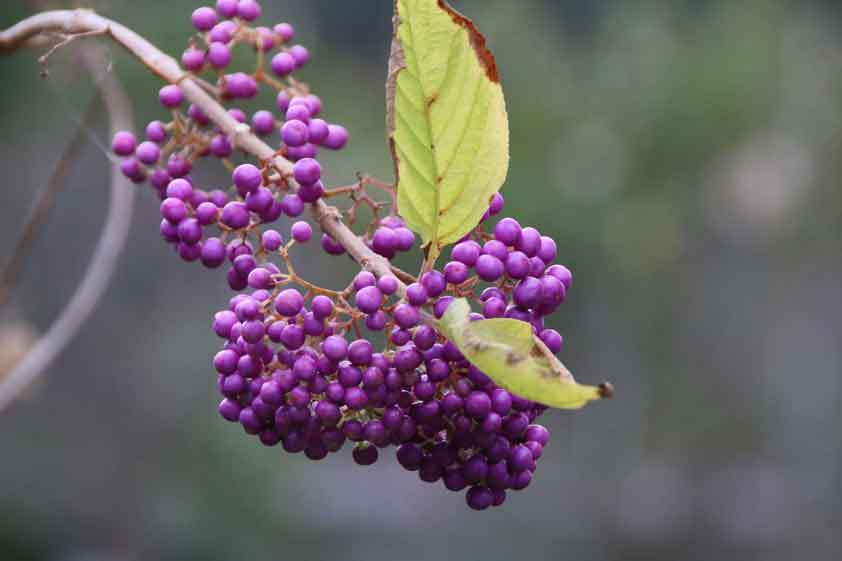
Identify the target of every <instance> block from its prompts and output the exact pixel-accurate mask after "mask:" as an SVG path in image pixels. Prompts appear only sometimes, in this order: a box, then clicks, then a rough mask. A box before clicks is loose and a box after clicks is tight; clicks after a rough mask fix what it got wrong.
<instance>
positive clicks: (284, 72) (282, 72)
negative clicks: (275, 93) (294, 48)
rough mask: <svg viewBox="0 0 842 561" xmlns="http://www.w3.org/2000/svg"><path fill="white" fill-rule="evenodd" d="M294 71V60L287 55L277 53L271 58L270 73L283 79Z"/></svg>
mask: <svg viewBox="0 0 842 561" xmlns="http://www.w3.org/2000/svg"><path fill="white" fill-rule="evenodd" d="M294 70H295V59H294V58H293V57H292V55H291V54H289V53H278V54H276V55H275V56H274V57H272V72H274V73H275V74H276V75H277V76H279V77H281V78H284V77H286V76H288V75H290V74H292V72H293V71H294Z"/></svg>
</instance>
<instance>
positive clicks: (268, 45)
mask: <svg viewBox="0 0 842 561" xmlns="http://www.w3.org/2000/svg"><path fill="white" fill-rule="evenodd" d="M260 13H261V8H260V5H259V4H258V3H257V2H255V1H252V0H240V1H239V2H238V1H237V0H219V1H218V2H217V4H216V9H215V10H214V9H212V8H208V7H203V8H199V9H197V10H195V11H194V12H193V16H192V23H193V26H194V27H195V28H196V30H197V31H198V32H199V33H198V34H197V35H196V36H195V37H194V38H192V39H191V41H190V45H189V46H188V48H187V50H185V51H184V54H183V55H182V64H183V66H184V67H185V68H186V69H187V70H188V71H190V72H191V73H193V74H194V76H195V77H196V78H197V79H199V80H201V78H200V76H201V75H202V74H210V75H214V76H215V81H216V86H212V85H211V84H209V83H208V82H205V81H204V80H201V83H202V84H206V85H207V88H208V90H209V91H210V92H211V93H214V94H215V95H216V97H217V100H218V101H220V102H221V103H226V104H227V105H228V112H229V114H230V115H231V116H232V117H234V118H235V119H236V120H237V121H239V122H240V123H244V124H249V125H250V129H251V131H252V132H253V133H254V134H256V135H258V136H261V137H266V138H270V137H271V136H272V135H275V134H277V135H278V139H279V148H278V154H279V155H281V156H284V157H286V158H287V159H289V160H290V161H292V162H294V168H293V173H292V177H286V176H284V174H281V173H277V172H275V171H273V170H272V169H271V168H268V167H264V168H263V169H260V168H258V167H257V166H255V165H252V164H249V163H245V164H242V165H239V166H237V167H234V164H233V163H232V160H231V158H233V157H234V146H233V142H232V139H230V138H229V137H228V136H226V135H225V134H223V133H222V132H221V131H220V130H219V129H218V128H217V127H215V126H214V125H213V123H212V122H211V120H210V119H209V118H208V117H207V116H206V115H205V114H204V112H203V111H202V110H201V108H199V107H197V106H196V105H190V106H189V107H187V110H186V112H183V111H182V109H183V105H184V94H183V92H182V90H181V88H180V87H179V86H178V85H167V86H164V87H163V88H161V90H160V92H159V100H160V102H161V104H162V105H163V106H164V107H166V108H167V109H169V110H170V113H171V117H172V119H171V120H170V121H169V122H166V123H164V122H161V121H152V122H150V123H149V124H148V125H147V127H146V131H145V140H143V141H142V142H140V143H138V140H137V137H136V136H135V135H134V134H132V133H131V132H126V131H123V132H119V133H117V134H116V135H115V136H114V139H113V142H112V149H113V151H114V153H115V154H117V155H118V156H120V157H122V158H123V161H122V163H121V168H122V171H123V173H124V174H125V175H126V177H128V178H129V179H131V180H132V181H135V182H137V183H142V182H144V181H147V180H148V181H149V183H150V184H151V185H152V186H153V187H154V188H155V190H156V191H157V193H158V195H159V196H160V198H161V199H162V203H161V216H162V218H163V220H162V222H161V235H162V236H163V237H164V239H165V240H166V241H168V242H169V243H171V244H172V245H173V246H174V248H175V249H176V251H177V253H178V254H179V255H180V256H181V257H182V258H183V259H184V260H186V261H196V260H200V261H201V262H202V263H203V264H204V265H205V266H207V267H210V268H216V267H219V266H221V265H223V264H224V263H225V261H226V258H228V260H230V261H232V262H233V260H234V259H235V258H236V257H238V256H240V255H241V254H242V253H243V252H244V251H246V249H245V248H246V247H248V244H246V243H245V240H247V239H248V238H249V237H252V238H255V237H257V238H261V241H263V242H268V246H267V247H261V248H260V249H261V250H263V249H265V250H267V251H274V250H275V249H277V248H278V247H280V245H281V244H282V243H283V241H282V238H281V236H280V235H279V234H278V233H277V232H273V231H267V232H263V233H262V234H261V233H260V232H259V226H261V225H266V224H271V223H273V222H275V221H277V220H278V219H279V218H280V217H281V216H283V215H286V216H288V217H297V216H299V215H300V214H301V213H302V212H303V211H304V208H305V205H306V203H312V202H315V201H317V200H318V199H320V198H321V197H322V196H323V194H324V185H323V184H322V182H321V174H322V170H321V165H320V164H319V162H318V161H317V160H316V159H315V158H316V157H317V156H318V153H319V149H320V148H326V149H329V150H340V149H342V148H343V147H344V146H345V145H346V144H347V142H348V132H347V130H346V129H345V128H344V127H342V126H341V125H337V124H331V123H328V122H327V121H325V120H323V119H321V118H319V115H321V113H322V102H321V100H320V99H319V98H318V97H317V96H316V95H313V94H312V93H310V91H309V88H308V87H307V85H306V84H304V83H302V82H299V81H297V80H295V78H294V77H293V73H294V72H295V71H296V70H297V69H299V68H301V67H302V66H304V65H305V64H306V63H307V62H308V61H309V60H310V54H309V52H308V51H307V49H306V48H305V47H303V46H301V45H292V46H289V43H290V42H291V41H292V39H293V37H294V30H293V28H292V26H290V25H289V24H287V23H281V24H278V25H276V26H275V27H274V28H271V29H270V28H268V27H251V26H250V25H249V24H250V22H252V21H253V20H255V19H257V18H258V17H259V16H260ZM225 18H230V19H225ZM240 45H244V46H248V45H250V46H251V47H252V48H253V49H254V50H255V51H256V52H257V53H258V57H257V58H258V63H257V67H256V69H255V70H254V72H253V73H251V74H246V73H243V72H233V73H232V72H227V71H228V67H229V65H230V64H231V59H232V55H231V52H232V50H233V49H234V48H235V47H237V46H240ZM273 53H275V54H274V56H273V57H272V59H271V64H270V66H271V72H272V73H274V74H275V75H276V76H277V79H276V78H273V77H272V76H270V75H268V74H267V73H266V72H264V68H263V67H264V57H267V56H270V55H272V54H273ZM281 80H283V81H281ZM261 86H267V87H269V88H271V89H272V90H273V91H275V92H276V98H275V103H276V110H277V112H278V115H276V113H275V111H273V110H270V109H263V110H259V111H256V112H255V113H254V114H253V115H252V116H251V119H249V118H248V117H247V115H246V113H245V112H244V111H243V110H242V109H240V108H238V107H236V106H233V105H232V103H235V102H236V101H237V100H243V99H251V98H254V97H256V96H258V94H259V93H260V90H261ZM209 156H211V157H215V158H217V159H219V160H221V161H222V162H223V164H225V165H226V167H228V168H229V169H230V170H231V171H232V184H233V185H232V186H231V187H230V188H228V189H216V190H210V191H208V190H204V189H200V188H199V187H198V186H197V185H196V184H195V182H194V181H193V179H192V177H191V175H190V173H191V171H192V170H193V166H194V165H195V164H196V162H197V161H198V160H200V159H202V158H207V157H209ZM291 179H294V180H295V181H296V182H297V190H294V189H292V188H291V186H290V180H291ZM207 227H212V228H215V229H216V230H217V231H219V232H221V235H213V233H211V234H208V233H207V232H206V230H205V229H206V228H207ZM242 271H243V268H242V267H233V268H232V269H231V270H229V275H228V278H229V282H230V284H231V287H232V288H234V289H236V290H240V289H243V288H245V287H246V285H247V279H246V277H245V275H246V274H247V273H241V272H242Z"/></svg>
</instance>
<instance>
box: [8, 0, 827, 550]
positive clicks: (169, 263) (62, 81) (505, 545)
mask: <svg viewBox="0 0 842 561" xmlns="http://www.w3.org/2000/svg"><path fill="white" fill-rule="evenodd" d="M455 4H456V6H457V7H458V8H460V9H461V10H462V11H464V12H466V13H467V14H468V15H469V16H471V17H472V18H474V19H475V20H476V22H477V23H478V24H479V26H480V28H481V29H482V30H483V32H484V33H485V34H486V35H487V37H488V39H489V41H490V44H491V47H492V49H493V51H494V53H495V55H496V57H497V61H498V64H499V66H500V70H501V74H502V78H503V84H504V88H505V92H506V96H507V103H508V108H509V114H510V125H511V131H512V165H511V169H510V173H509V180H508V182H507V184H506V186H505V187H504V190H503V193H504V195H505V196H506V198H507V201H508V204H507V209H506V214H509V215H512V216H515V217H516V218H517V219H518V220H519V221H520V222H521V223H523V224H531V225H535V226H537V227H538V228H539V229H541V230H542V231H545V232H547V233H551V234H552V235H553V236H554V237H555V238H556V239H558V240H559V248H560V256H561V260H562V262H564V263H566V264H567V265H568V266H570V267H571V269H573V270H574V273H575V274H576V282H575V285H574V289H573V290H572V291H571V292H570V294H569V297H568V300H567V303H566V304H565V306H563V308H562V309H561V311H560V312H559V313H558V314H557V316H556V317H555V319H554V320H553V322H552V323H553V325H552V326H553V327H555V328H557V329H559V330H560V331H561V332H562V333H563V335H564V337H565V339H566V348H565V351H564V352H563V359H564V360H565V362H566V363H567V364H568V365H569V366H570V367H571V368H572V369H573V370H574V372H576V373H577V375H578V377H579V378H580V379H581V380H584V381H588V382H599V381H601V380H603V379H609V380H612V381H613V382H614V383H615V385H616V387H617V390H618V397H617V399H615V400H614V401H612V402H607V403H599V404H596V405H592V406H591V407H589V408H587V409H585V410H584V411H582V412H579V413H573V414H571V413H566V412H549V413H547V414H546V415H545V416H544V417H543V421H542V422H544V423H545V424H547V425H548V426H549V427H550V428H551V430H552V432H553V439H552V441H551V444H550V446H549V447H548V448H547V450H546V452H545V455H544V458H543V459H542V460H541V464H540V466H539V470H538V472H537V473H536V479H535V480H534V482H533V485H532V486H531V487H530V488H529V489H527V490H526V491H524V492H521V493H513V494H511V495H510V497H509V500H508V502H507V504H506V505H505V506H504V507H502V508H500V509H495V510H493V511H487V512H484V513H474V512H471V511H469V510H468V509H467V508H466V507H465V504H464V499H463V498H462V496H458V495H455V494H452V493H448V492H446V491H445V490H444V489H443V487H442V486H440V485H435V486H429V485H428V484H424V483H421V482H420V481H419V480H418V479H417V477H415V476H414V475H413V474H407V473H406V472H403V471H402V470H401V469H400V468H399V467H398V466H397V464H396V462H394V460H393V459H392V458H391V454H386V455H384V456H385V457H384V459H383V460H382V461H381V462H378V464H377V465H375V466H374V467H372V468H367V469H363V468H359V467H356V466H354V465H353V464H352V462H351V459H350V452H348V451H347V450H346V451H344V452H343V453H342V454H340V455H337V456H331V457H330V458H328V459H327V460H325V461H322V462H318V463H313V462H309V461H308V460H306V459H305V458H304V457H302V456H289V455H286V454H284V453H282V451H280V450H279V449H277V448H272V449H265V448H262V447H261V446H259V445H258V444H256V442H255V441H253V440H251V439H246V438H245V437H244V436H243V434H242V431H241V430H240V429H239V428H238V427H236V426H234V425H230V424H227V423H224V422H222V421H221V420H220V419H219V418H218V416H217V413H216V408H215V405H216V402H217V398H216V394H215V388H214V386H215V378H214V376H213V374H212V373H211V371H210V368H209V366H208V365H209V359H210V357H211V356H212V354H213V353H214V352H215V349H216V345H217V342H216V340H215V337H214V336H213V335H212V333H211V332H210V330H209V328H208V326H209V323H210V318H211V316H212V313H213V311H214V310H216V309H217V308H219V307H220V306H222V305H224V303H225V301H226V300H227V298H228V295H229V291H228V289H227V287H226V285H225V282H224V278H223V275H222V274H220V273H218V272H215V273H214V272H207V271H205V270H203V269H201V267H199V266H195V265H193V266H191V265H186V264H183V263H182V262H180V261H179V260H178V259H176V258H174V257H173V255H172V254H171V252H170V251H169V250H168V248H167V247H166V246H165V244H163V243H161V242H160V240H159V238H158V226H157V225H158V222H159V218H157V216H158V215H157V203H156V200H155V198H154V196H153V194H152V193H151V192H150V191H148V190H147V189H146V188H143V189H142V191H141V192H140V193H139V199H140V200H139V204H138V210H137V213H136V215H135V218H134V226H133V229H132V235H131V239H130V243H129V247H128V249H127V251H126V254H125V256H124V259H123V261H122V264H121V266H120V269H119V271H118V273H117V276H116V279H115V282H113V284H112V285H111V288H110V290H109V291H108V293H107V295H106V297H105V299H104V300H103V301H102V303H101V305H100V307H99V308H98V310H97V312H96V313H95V315H94V317H93V319H92V321H91V322H90V323H89V325H88V326H87V327H86V329H84V330H83V331H82V332H81V333H80V334H79V336H77V337H76V339H75V340H74V343H73V344H72V345H71V347H70V348H69V349H68V350H67V351H66V352H64V353H63V355H62V356H61V357H60V359H59V360H58V361H57V363H56V364H55V366H54V367H53V368H52V369H51V371H50V372H49V373H48V374H47V375H46V376H45V377H44V378H43V379H42V381H41V383H40V384H38V386H37V387H35V388H33V389H32V391H31V392H29V394H28V395H27V397H26V399H25V400H23V401H21V402H19V403H17V404H16V405H15V406H14V407H13V408H12V409H11V410H9V411H8V412H6V413H4V414H3V415H2V417H0V559H2V560H4V561H6V560H8V561H19V560H21V561H22V560H28V559H39V560H40V559H44V560H56V561H65V560H67V561H82V560H85V561H88V560H92V561H112V560H114V561H122V560H146V559H160V560H170V559H172V560H182V559H184V560H187V559H190V560H195V559H202V560H234V559H237V560H239V559H250V560H255V561H257V560H263V559H267V560H268V559H308V560H309V559H317V560H318V559H344V560H348V561H351V560H356V559H360V560H366V561H379V560H387V559H389V560H392V559H400V560H403V561H413V560H426V559H438V560H441V559H467V560H483V561H497V560H500V561H502V560H507V561H508V560H511V559H535V560H545V559H547V560H549V559H578V560H582V561H585V560H593V561H598V560H609V559H610V560H636V559H641V560H644V559H645V560H665V561H666V560H675V559H681V560H688V561H689V560H699V561H709V560H713V559H740V560H747V559H758V560H763V561H777V560H780V561H784V560H791V559H795V558H799V559H836V558H838V556H839V553H840V551H842V536H840V534H839V531H838V528H839V527H840V524H842V445H840V439H839V438H838V436H837V434H836V432H835V431H836V429H837V428H838V427H839V426H840V420H842V419H840V417H842V415H840V406H842V384H840V374H842V355H840V348H842V345H840V343H842V340H841V339H842V298H840V297H839V293H840V285H839V281H838V279H839V276H840V272H842V260H840V257H839V256H840V252H839V249H840V240H842V189H840V186H839V180H838V176H839V174H840V171H842V158H840V157H839V154H840V153H842V151H841V150H840V149H842V146H840V143H842V88H841V87H842V82H840V77H842V33H840V31H842V4H840V3H839V2H837V1H830V0H827V1H824V2H820V1H808V0H801V1H799V2H785V1H783V0H779V1H777V2H776V1H765V0H745V1H737V2H735V1H733V0H730V1H729V0H721V1H716V0H709V1H702V0H695V1H694V0H673V1H666V0H624V1H619V0H612V1H607V0H603V1H601V2H593V1H592V0H544V1H541V0H527V1H523V2H513V1H511V0H483V1H478V0H474V1H461V2H456V3H455ZM54 5H56V6H61V5H62V4H61V3H60V2H55V3H54ZM64 5H65V6H67V5H69V3H67V4H64ZM75 5H85V6H88V7H93V8H96V9H97V10H100V11H101V12H103V13H104V14H106V15H109V16H111V17H114V18H116V19H117V20H119V21H121V22H124V23H127V24H129V25H130V26H131V27H133V28H134V29H136V30H137V31H138V32H140V33H141V34H143V35H145V36H147V37H148V38H150V39H152V40H153V42H155V43H157V44H159V45H160V46H161V47H163V48H164V49H165V50H166V51H168V52H170V53H172V54H179V53H180V52H181V50H182V49H183V48H184V45H185V40H186V36H187V35H188V34H189V33H190V29H189V16H190V13H191V11H192V10H193V8H195V7H196V6H197V4H195V3H193V2H188V1H186V0H170V1H167V2H159V1H151V0H150V1H145V2H138V1H130V0H114V1H110V0H91V1H90V2H87V3H86V2H77V3H76V4H75ZM263 5H264V16H265V20H266V21H267V22H271V23H274V22H279V21H291V22H292V23H293V24H294V25H295V26H296V29H297V31H298V39H299V40H300V41H301V42H302V43H304V44H305V45H307V46H308V47H309V48H310V49H311V52H312V53H313V55H314V62H312V63H311V64H310V65H309V67H308V68H307V69H306V72H305V73H304V78H305V79H306V80H308V81H310V82H311V83H312V85H313V87H314V88H315V90H316V92H317V93H318V94H319V95H320V96H322V98H323V100H324V101H325V104H326V107H327V112H328V115H329V117H330V118H331V119H335V120H339V121H341V122H343V123H344V124H346V125H347V126H348V128H349V129H350V131H351V134H352V142H351V144H350V145H349V148H348V149H347V150H345V151H344V152H342V153H341V154H337V155H331V156H330V157H329V158H327V159H326V163H327V165H328V168H329V169H328V179H329V180H330V183H331V184H334V185H335V184H341V183H347V182H350V181H351V180H352V179H353V174H354V173H355V172H356V171H358V170H362V171H367V172H370V173H373V174H374V175H377V176H380V177H384V178H391V163H390V160H389V157H388V154H387V150H386V148H385V144H384V125H383V123H384V107H383V105H384V104H383V83H384V79H385V66H386V57H387V49H388V44H389V33H390V26H391V23H390V17H391V2H389V1H387V0H368V1H356V2H351V1H347V0H345V1H340V0H322V1H319V2H308V1H304V0H288V1H281V0H273V1H264V2H263ZM30 13H32V9H31V8H30V7H28V5H27V4H25V3H24V2H22V1H20V0H5V1H4V2H2V5H0V25H2V26H3V27H5V26H8V25H11V24H12V23H13V22H15V21H16V20H18V19H19V18H21V17H23V16H26V15H28V14H30ZM69 50H72V47H71V48H70V49H69ZM111 53H112V57H113V58H112V68H113V70H114V71H115V72H116V74H117V75H118V76H119V77H120V78H121V79H122V80H123V81H124V83H125V85H126V86H127V88H128V89H129V93H130V95H131V96H132V98H133V100H134V101H135V102H136V110H137V122H138V123H139V124H140V123H143V122H146V121H149V120H151V119H154V118H159V117H161V116H162V111H161V110H160V109H159V108H158V107H157V104H156V99H157V95H156V93H157V90H158V88H159V87H160V84H159V82H158V81H157V79H156V78H154V77H152V76H150V75H149V74H148V73H146V71H145V70H144V69H143V68H142V67H141V66H140V65H139V64H138V63H136V62H135V61H133V60H131V59H130V58H128V57H127V56H126V55H125V54H124V53H123V52H121V51H120V50H119V49H116V48H112V49H111ZM36 55H37V53H32V52H20V53H17V54H16V55H14V56H12V57H6V58H0V83H2V84H3V87H2V88H0V169H2V170H3V176H4V180H3V188H2V190H1V191H0V200H2V205H0V236H2V239H3V240H4V241H3V243H2V244H0V258H2V260H3V261H5V259H6V258H7V257H8V256H9V254H10V252H11V248H12V247H13V243H14V240H15V237H16V236H17V235H18V233H19V231H20V227H21V222H22V217H23V216H25V215H26V213H27V212H28V210H29V208H30V205H31V200H32V197H33V194H34V193H35V192H36V190H37V189H38V188H40V187H41V186H43V184H44V183H45V182H46V180H47V178H48V177H49V176H50V173H51V170H52V167H53V166H54V164H55V162H56V160H57V158H58V155H59V154H60V153H61V151H62V149H63V147H64V146H65V144H66V143H67V142H68V141H69V139H70V138H72V135H73V134H74V130H75V127H76V124H75V120H77V119H78V118H79V115H80V114H81V113H82V112H83V111H84V108H85V107H86V106H87V102H88V101H87V100H88V99H89V98H90V96H91V95H92V89H91V86H90V83H89V81H90V80H89V79H88V78H86V77H85V76H84V74H83V73H82V72H81V71H79V70H77V69H75V68H73V67H72V65H73V64H74V62H73V60H74V59H73V57H72V55H71V53H70V52H62V53H60V54H58V55H57V56H56V57H55V58H54V59H53V61H52V67H53V72H52V74H51V77H50V78H49V79H48V80H46V81H45V80H43V79H41V78H40V77H39V75H38V66H37V63H36ZM104 131H105V125H104V123H98V125H97V127H96V128H95V130H94V132H95V134H96V135H97V136H98V137H99V138H100V139H101V141H102V142H105V143H107V140H108V139H107V138H105V132H104ZM83 152H84V154H83V156H82V157H81V158H80V159H79V161H78V164H77V165H76V168H75V170H74V172H73V174H72V177H71V178H70V181H69V183H68V185H67V187H66V189H65V190H64V192H63V193H62V194H61V196H60V197H59V199H58V202H57V206H56V208H55V210H54V212H53V213H52V215H51V220H50V223H49V225H48V227H47V228H46V229H45V231H44V233H43V236H42V237H41V238H40V240H39V242H38V244H37V246H36V252H35V254H34V255H33V256H32V258H31V259H30V260H29V262H28V264H27V267H26V270H25V274H24V278H23V279H22V283H21V285H20V286H19V288H18V289H17V291H16V293H15V297H14V299H13V301H12V304H11V306H7V307H6V309H4V310H2V315H1V316H0V320H2V322H3V323H6V324H8V323H13V322H27V323H29V324H31V325H33V326H34V327H35V328H36V329H40V330H43V329H45V328H46V327H47V326H48V325H49V322H50V321H51V318H53V317H54V315H55V314H56V313H57V311H58V310H59V309H60V306H61V304H62V303H63V302H65V301H66V299H67V298H68V296H69V295H70V293H71V292H72V290H73V287H74V286H75V285H76V283H77V282H78V280H79V278H80V276H81V274H82V273H83V271H84V268H85V263H86V261H87V258H88V256H89V254H90V252H91V249H92V246H93V244H94V243H95V241H96V237H97V233H98V231H99V228H100V226H101V220H102V219H103V213H104V210H105V207H106V204H107V192H108V191H107V177H108V173H107V168H106V160H105V158H104V156H103V154H102V152H101V151H100V149H99V148H97V147H96V146H95V145H94V144H93V143H90V144H89V145H88V146H87V147H86V148H85V149H84V150H83ZM206 177H207V181H208V182H209V183H213V182H218V183H219V184H221V183H222V182H224V181H225V179H224V174H223V173H221V172H219V173H216V174H215V175H214V174H208V175H207V176H206ZM301 259H303V260H305V261H307V260H308V259H310V257H308V256H307V255H301ZM337 264H340V265H341V267H344V269H343V274H345V275H347V276H348V277H350V275H351V274H352V273H353V271H352V268H351V266H350V263H346V261H345V260H332V261H331V260H328V259H326V258H322V257H321V256H317V255H315V254H314V255H313V256H312V260H311V261H307V262H306V263H305V264H304V265H303V267H304V268H305V269H306V270H308V271H309V272H310V273H311V274H313V275H315V276H317V277H320V278H326V279H330V278H333V277H334V276H335V275H336V267H337ZM328 267H331V269H330V270H328Z"/></svg>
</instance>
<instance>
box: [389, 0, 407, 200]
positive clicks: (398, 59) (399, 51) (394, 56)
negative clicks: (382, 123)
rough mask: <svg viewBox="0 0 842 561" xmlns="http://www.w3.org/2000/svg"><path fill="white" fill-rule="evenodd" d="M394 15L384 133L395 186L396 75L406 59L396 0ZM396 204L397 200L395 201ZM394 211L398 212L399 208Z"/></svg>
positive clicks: (398, 180)
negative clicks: (393, 167)
mask: <svg viewBox="0 0 842 561" xmlns="http://www.w3.org/2000/svg"><path fill="white" fill-rule="evenodd" d="M394 5H395V15H394V17H393V18H392V28H393V31H392V47H391V50H390V52H389V67H388V75H387V78H386V134H387V137H388V140H389V152H391V154H392V163H393V164H394V166H395V188H396V189H397V188H398V186H399V185H400V166H399V163H400V159H399V158H398V151H397V148H396V146H395V96H396V95H397V87H398V75H399V74H400V73H401V72H402V71H403V70H404V69H405V68H406V59H405V58H404V54H403V46H402V45H401V42H400V41H399V40H398V27H399V26H400V21H401V20H400V16H398V0H395V4H394ZM395 204H396V205H397V201H396V202H395ZM395 212H397V213H400V209H399V208H395Z"/></svg>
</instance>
